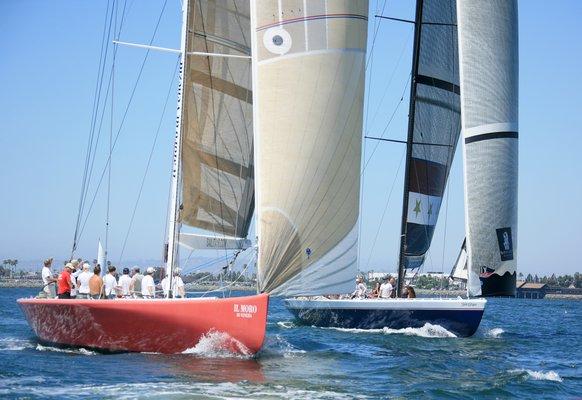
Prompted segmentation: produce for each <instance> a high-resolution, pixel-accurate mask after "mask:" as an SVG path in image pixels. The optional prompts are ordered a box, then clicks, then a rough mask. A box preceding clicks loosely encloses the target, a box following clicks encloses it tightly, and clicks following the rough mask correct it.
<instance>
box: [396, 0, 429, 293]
mask: <svg viewBox="0 0 582 400" xmlns="http://www.w3.org/2000/svg"><path fill="white" fill-rule="evenodd" d="M422 5H423V0H417V1H416V17H415V19H414V21H415V22H414V49H413V55H412V80H411V85H410V108H409V111H408V137H407V139H406V167H405V169H404V195H403V200H402V225H401V228H400V256H399V259H398V282H397V289H396V295H397V297H400V296H401V295H402V287H403V285H404V272H405V270H404V253H405V251H406V221H407V219H408V187H409V185H410V172H409V171H410V158H411V156H412V141H413V137H414V111H415V109H416V107H415V103H416V99H415V97H416V76H417V75H418V56H419V51H420V32H421V29H422Z"/></svg>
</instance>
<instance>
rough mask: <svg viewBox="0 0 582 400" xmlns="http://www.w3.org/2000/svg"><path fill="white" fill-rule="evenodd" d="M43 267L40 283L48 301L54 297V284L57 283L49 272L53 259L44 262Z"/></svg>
mask: <svg viewBox="0 0 582 400" xmlns="http://www.w3.org/2000/svg"><path fill="white" fill-rule="evenodd" d="M43 264H44V267H42V283H43V285H44V286H43V288H42V290H43V292H44V293H45V294H46V297H47V298H49V299H52V298H54V297H55V296H56V295H55V293H56V291H55V285H54V283H55V282H56V281H57V280H56V279H55V277H54V276H53V273H52V271H51V266H52V264H53V259H52V258H48V259H46V260H44V263H43Z"/></svg>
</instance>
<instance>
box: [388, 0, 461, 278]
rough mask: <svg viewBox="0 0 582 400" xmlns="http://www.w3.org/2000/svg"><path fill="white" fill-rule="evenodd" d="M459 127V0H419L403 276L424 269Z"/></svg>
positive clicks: (403, 240)
mask: <svg viewBox="0 0 582 400" xmlns="http://www.w3.org/2000/svg"><path fill="white" fill-rule="evenodd" d="M460 129H461V123H460V89H459V71H458V52H457V27H456V1H455V0H418V2H417V9H416V28H415V40H414V58H413V69H412V87H411V96H410V113H409V127H408V140H407V154H406V172H405V180H404V202H403V208H402V236H401V250H400V266H399V270H400V273H399V276H400V278H402V276H403V270H404V269H413V268H418V267H420V266H421V265H422V264H423V262H424V259H425V256H426V253H427V251H428V249H429V248H430V244H431V240H432V237H433V233H434V228H435V225H436V222H437V219H438V215H439V210H440V207H441V202H442V198H443V194H444V191H445V186H446V183H447V178H448V175H449V171H450V168H451V164H452V162H453V156H454V153H455V148H456V145H457V141H458V139H459V134H460ZM399 281H400V282H402V279H400V280H399Z"/></svg>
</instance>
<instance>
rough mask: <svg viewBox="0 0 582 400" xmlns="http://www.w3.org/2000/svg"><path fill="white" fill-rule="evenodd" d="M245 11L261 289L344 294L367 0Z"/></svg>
mask: <svg viewBox="0 0 582 400" xmlns="http://www.w3.org/2000/svg"><path fill="white" fill-rule="evenodd" d="M251 8H252V10H251V11H252V14H253V26H252V31H253V35H254V37H253V41H254V42H253V57H254V71H253V74H254V76H253V78H254V79H253V81H254V82H253V83H254V93H255V96H254V101H255V124H256V126H255V129H256V132H255V135H256V136H255V140H256V141H257V143H256V161H257V170H256V172H257V200H258V201H257V208H258V218H257V225H258V227H257V228H258V237H259V250H258V251H259V253H258V267H257V268H258V278H259V282H260V283H259V286H260V290H261V291H266V292H270V293H272V294H275V295H285V296H295V295H316V294H328V293H341V292H347V291H350V290H351V289H352V286H353V279H354V276H355V275H356V273H357V265H356V258H357V225H358V224H357V221H358V208H359V191H360V158H361V144H362V110H363V93H364V72H365V52H366V38H367V14H368V2H367V1H362V0H356V1H354V0H334V1H331V0H328V1H325V0H308V1H307V0H305V1H298V0H294V1H291V0H280V1H270V0H256V1H252V2H251Z"/></svg>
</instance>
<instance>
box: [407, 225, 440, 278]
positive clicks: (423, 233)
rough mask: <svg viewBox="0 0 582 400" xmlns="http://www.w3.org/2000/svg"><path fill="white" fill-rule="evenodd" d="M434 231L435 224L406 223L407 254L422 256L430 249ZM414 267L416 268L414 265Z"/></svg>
mask: <svg viewBox="0 0 582 400" xmlns="http://www.w3.org/2000/svg"><path fill="white" fill-rule="evenodd" d="M433 233H434V225H419V224H411V223H410V222H408V223H407V224H406V251H405V253H404V255H405V256H421V255H423V254H425V253H426V252H427V251H428V248H429V247H430V241H431V240H432V235H433ZM412 268H414V267H413V266H412Z"/></svg>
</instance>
